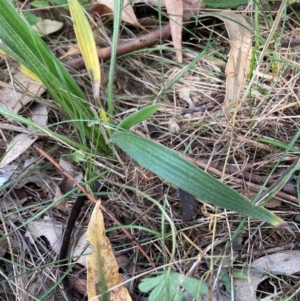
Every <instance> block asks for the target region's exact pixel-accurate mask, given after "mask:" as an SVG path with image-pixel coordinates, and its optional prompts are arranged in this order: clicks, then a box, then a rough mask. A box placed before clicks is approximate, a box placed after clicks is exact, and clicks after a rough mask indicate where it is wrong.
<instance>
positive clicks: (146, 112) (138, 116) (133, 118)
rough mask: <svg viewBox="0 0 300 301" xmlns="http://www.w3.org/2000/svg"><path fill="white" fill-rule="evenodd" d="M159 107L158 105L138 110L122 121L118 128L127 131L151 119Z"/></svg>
mask: <svg viewBox="0 0 300 301" xmlns="http://www.w3.org/2000/svg"><path fill="white" fill-rule="evenodd" d="M159 106H160V105H158V104H155V105H151V106H147V107H144V108H142V109H140V110H138V111H137V112H135V113H133V114H131V115H129V116H128V117H126V118H125V119H123V120H122V121H121V122H120V124H119V125H118V128H121V129H124V130H129V129H130V128H131V127H132V126H134V125H136V124H138V123H140V122H142V121H144V120H146V119H147V118H149V117H151V116H152V115H153V114H154V113H155V112H156V111H157V110H158V109H159Z"/></svg>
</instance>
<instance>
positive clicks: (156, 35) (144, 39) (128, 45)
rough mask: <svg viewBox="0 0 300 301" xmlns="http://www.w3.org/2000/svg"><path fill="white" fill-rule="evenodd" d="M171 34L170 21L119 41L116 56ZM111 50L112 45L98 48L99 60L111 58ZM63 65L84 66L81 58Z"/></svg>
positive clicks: (81, 67) (77, 68)
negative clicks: (141, 34)
mask: <svg viewBox="0 0 300 301" xmlns="http://www.w3.org/2000/svg"><path fill="white" fill-rule="evenodd" d="M170 35H171V30H170V23H168V24H166V25H164V26H162V27H161V28H159V29H157V30H155V31H152V32H150V33H148V34H146V35H143V36H141V37H138V38H136V39H134V40H131V41H128V42H125V43H121V44H119V45H118V47H117V56H120V55H123V54H126V53H130V52H133V51H135V50H138V49H142V48H145V47H148V46H150V45H153V44H154V43H155V42H157V41H159V40H163V39H166V38H168V37H169V36H170ZM111 50H112V47H106V48H102V49H100V50H98V58H99V60H103V61H105V60H108V59H110V58H111ZM65 65H67V66H69V67H71V68H73V69H75V70H81V69H83V68H84V67H85V65H84V61H83V58H78V59H74V60H71V61H67V62H65Z"/></svg>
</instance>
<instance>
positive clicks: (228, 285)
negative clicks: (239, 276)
mask: <svg viewBox="0 0 300 301" xmlns="http://www.w3.org/2000/svg"><path fill="white" fill-rule="evenodd" d="M220 278H221V280H222V282H223V284H224V286H225V289H226V291H227V293H228V294H231V289H232V286H231V279H230V277H229V274H228V271H227V270H225V269H223V268H222V269H221V271H220Z"/></svg>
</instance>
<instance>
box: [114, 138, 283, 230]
mask: <svg viewBox="0 0 300 301" xmlns="http://www.w3.org/2000/svg"><path fill="white" fill-rule="evenodd" d="M111 141H112V142H113V143H115V144H116V145H118V146H119V147H120V148H121V149H123V150H124V151H125V152H126V153H127V154H128V155H129V156H131V157H132V158H133V159H135V160H136V161H137V162H138V163H139V164H141V165H142V166H144V167H146V168H147V169H149V170H151V171H152V172H154V173H156V174H157V175H158V176H160V177H162V178H163V179H165V180H167V181H168V182H170V183H172V184H174V185H176V186H177V187H179V188H181V189H183V190H185V191H187V192H189V193H191V194H193V195H194V196H196V197H197V198H199V199H200V200H202V201H204V202H207V203H210V204H213V205H215V206H218V207H221V208H225V209H228V210H233V211H235V212H237V213H240V214H243V215H246V216H251V217H254V218H257V219H260V220H263V221H267V222H269V223H271V224H272V225H274V226H279V225H282V224H283V223H284V222H283V220H282V219H280V218H279V217H277V216H276V215H274V214H273V213H272V212H270V211H269V210H267V209H265V208H263V207H258V206H255V205H253V204H251V202H250V201H249V200H248V199H247V198H245V197H244V196H242V195H241V194H239V193H238V192H237V191H235V190H234V189H232V188H230V187H229V186H227V185H225V184H224V183H222V182H220V181H219V180H217V179H215V178H214V177H212V176H211V175H209V174H208V173H206V172H204V171H203V170H201V169H200V168H198V167H197V166H195V165H193V164H192V163H190V162H189V161H187V160H186V159H184V158H183V157H182V156H181V155H180V154H179V153H177V152H175V151H173V150H171V149H168V148H166V147H165V146H162V145H160V144H157V143H154V142H152V141H150V140H147V139H144V138H141V137H139V136H136V135H134V134H131V133H129V132H127V133H125V132H118V133H114V134H113V136H112V137H111Z"/></svg>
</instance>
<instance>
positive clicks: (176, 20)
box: [165, 0, 183, 63]
mask: <svg viewBox="0 0 300 301" xmlns="http://www.w3.org/2000/svg"><path fill="white" fill-rule="evenodd" d="M165 4H166V8H167V12H168V14H169V17H170V21H171V22H170V27H171V36H172V40H173V45H174V48H175V49H176V58H177V61H178V62H179V63H182V51H181V42H182V15H183V3H182V0H165Z"/></svg>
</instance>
